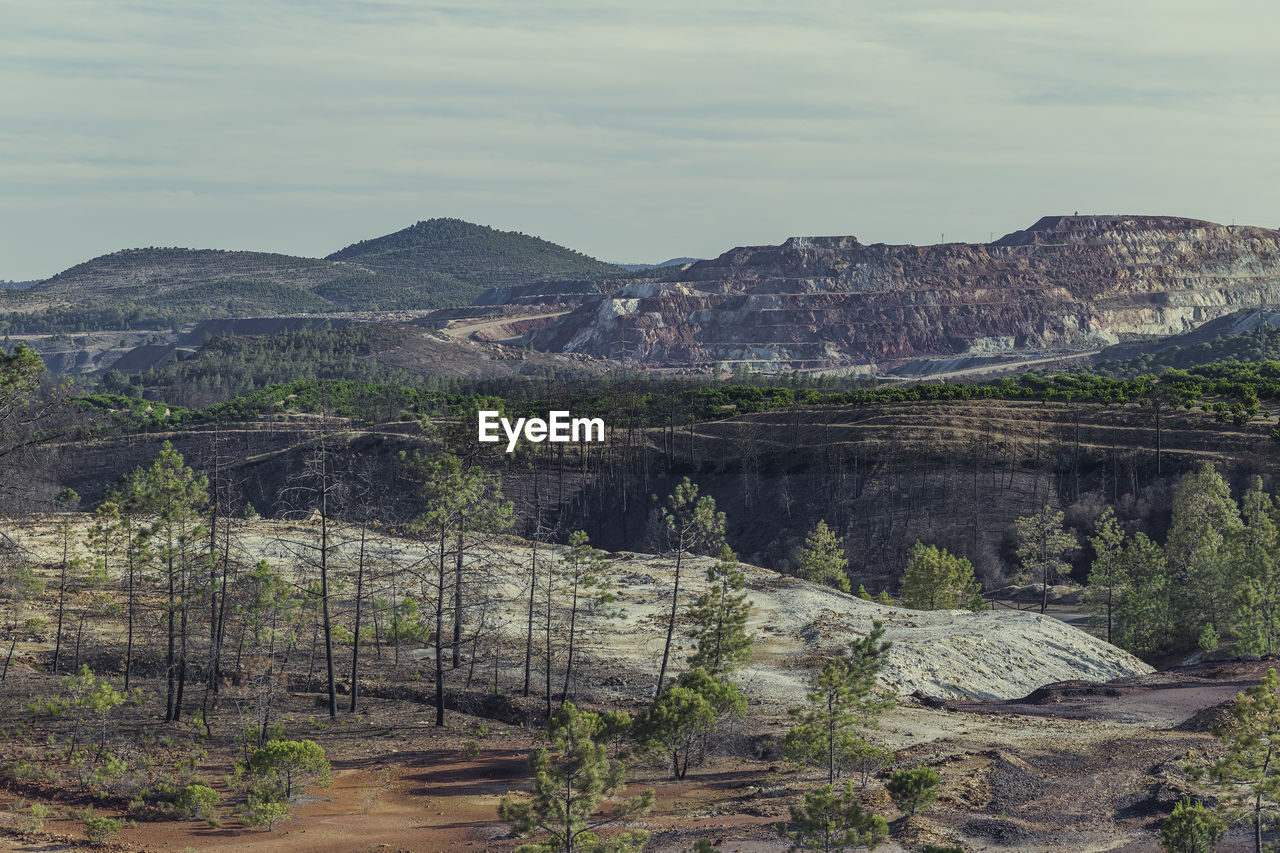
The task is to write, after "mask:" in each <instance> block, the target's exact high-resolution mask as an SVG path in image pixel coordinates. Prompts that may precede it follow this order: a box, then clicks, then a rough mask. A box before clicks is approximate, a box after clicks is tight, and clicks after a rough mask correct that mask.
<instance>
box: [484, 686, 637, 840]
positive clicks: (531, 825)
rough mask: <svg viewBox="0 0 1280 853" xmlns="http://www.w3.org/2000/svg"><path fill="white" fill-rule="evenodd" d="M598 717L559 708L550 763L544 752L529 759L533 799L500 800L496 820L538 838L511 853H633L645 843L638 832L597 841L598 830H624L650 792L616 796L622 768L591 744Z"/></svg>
mask: <svg viewBox="0 0 1280 853" xmlns="http://www.w3.org/2000/svg"><path fill="white" fill-rule="evenodd" d="M600 728H601V724H600V720H599V717H598V716H597V715H596V714H592V713H589V712H586V711H579V710H578V709H577V708H575V707H574V706H573V703H572V702H566V703H564V704H563V705H561V706H560V708H559V710H557V711H556V712H555V714H554V716H553V717H552V718H551V720H550V722H549V723H548V724H547V738H548V740H550V742H551V748H552V749H553V750H554V751H555V758H554V759H553V758H552V756H551V755H550V754H549V753H548V751H547V750H545V749H539V750H536V751H534V753H533V754H532V755H531V756H530V757H529V768H530V770H532V771H533V794H532V795H531V796H530V797H529V799H518V800H517V799H512V798H510V797H503V798H502V802H501V804H500V805H499V807H498V816H499V817H500V818H501V819H502V820H504V821H506V822H507V823H509V824H510V825H511V828H512V830H513V831H514V832H515V833H516V834H517V835H520V836H522V837H527V836H530V835H533V834H535V833H541V834H542V836H543V837H542V838H541V840H538V841H534V842H530V843H528V844H523V845H521V846H520V847H519V848H517V853H560V851H564V853H638V851H639V850H641V849H643V848H644V845H645V842H646V841H648V838H649V833H648V832H646V831H644V830H639V829H637V830H631V831H624V832H621V833H618V834H615V835H611V836H608V837H603V838H602V837H600V836H598V835H597V834H596V830H598V829H599V828H601V827H604V826H609V827H617V828H621V827H625V826H626V825H627V824H628V823H630V822H631V821H632V820H633V819H634V818H636V817H638V816H640V815H643V814H645V813H646V812H648V811H649V810H650V809H651V808H653V801H654V797H653V789H652V788H649V789H647V790H644V791H641V792H639V793H638V794H636V795H635V796H633V797H630V798H627V799H621V798H620V797H619V796H618V795H619V794H620V793H621V791H622V789H623V787H624V786H625V784H626V766H625V765H624V764H623V763H622V762H620V761H616V760H611V759H610V758H609V756H608V750H607V748H606V747H605V745H604V744H603V743H600V742H599V741H598V740H597V736H596V732H597V731H599V730H600Z"/></svg>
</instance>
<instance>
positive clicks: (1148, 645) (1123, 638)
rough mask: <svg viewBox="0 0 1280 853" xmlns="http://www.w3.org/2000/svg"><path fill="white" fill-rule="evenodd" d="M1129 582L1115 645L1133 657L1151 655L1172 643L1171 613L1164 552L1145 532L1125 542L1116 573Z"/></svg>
mask: <svg viewBox="0 0 1280 853" xmlns="http://www.w3.org/2000/svg"><path fill="white" fill-rule="evenodd" d="M1117 571H1118V572H1119V574H1121V575H1122V576H1123V577H1124V578H1125V579H1126V584H1125V586H1124V587H1123V588H1122V589H1121V590H1120V594H1119V597H1118V600H1117V602H1116V606H1115V643H1116V645H1118V646H1120V647H1121V648H1124V649H1128V650H1129V651H1131V652H1133V653H1134V654H1152V653H1155V652H1157V651H1160V650H1162V649H1164V648H1166V647H1167V646H1168V645H1169V642H1170V639H1171V632H1172V629H1173V625H1172V610H1171V603H1170V598H1171V587H1172V581H1171V578H1170V576H1169V567H1168V563H1167V561H1166V560H1165V556H1164V550H1163V549H1162V548H1161V547H1160V546H1159V545H1157V544H1156V543H1155V542H1153V541H1151V539H1150V538H1148V537H1147V535H1146V534H1144V533H1142V532H1138V533H1135V534H1134V535H1133V537H1132V538H1131V539H1129V540H1127V541H1126V542H1125V545H1124V550H1123V551H1122V552H1121V554H1120V567H1119V568H1118V570H1117Z"/></svg>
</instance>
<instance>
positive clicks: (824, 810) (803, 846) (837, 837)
mask: <svg viewBox="0 0 1280 853" xmlns="http://www.w3.org/2000/svg"><path fill="white" fill-rule="evenodd" d="M778 833H779V834H780V835H781V836H782V837H783V838H786V839H787V840H788V841H790V842H791V848H790V849H791V851H792V853H794V851H797V850H820V851H823V853H841V851H844V850H856V849H857V848H859V847H865V848H867V849H868V850H872V849H875V847H877V846H878V845H879V844H880V843H881V842H883V841H884V840H885V839H886V838H888V837H889V824H888V823H886V822H885V819H884V818H882V817H879V816H878V815H874V814H871V813H870V812H866V811H863V809H862V806H861V804H860V803H859V802H858V796H857V794H856V793H855V792H854V790H853V782H848V783H846V784H845V786H844V790H843V791H841V792H840V793H836V792H835V789H834V786H832V785H823V786H822V787H821V788H819V789H818V790H816V791H810V792H809V793H808V794H805V797H804V802H803V803H798V804H796V805H794V806H792V807H791V821H790V823H783V824H779V825H778Z"/></svg>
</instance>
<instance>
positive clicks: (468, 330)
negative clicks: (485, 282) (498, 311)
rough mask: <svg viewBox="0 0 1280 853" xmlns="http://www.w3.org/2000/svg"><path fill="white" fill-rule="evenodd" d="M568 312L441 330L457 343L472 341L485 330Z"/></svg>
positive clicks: (469, 324)
mask: <svg viewBox="0 0 1280 853" xmlns="http://www.w3.org/2000/svg"><path fill="white" fill-rule="evenodd" d="M568 313H569V312H568V311H547V312H544V313H542V314H520V315H515V316H510V317H498V318H497V319H490V320H483V321H481V322H479V323H465V324H463V325H461V326H446V327H444V328H443V329H441V330H440V332H441V334H443V335H444V336H445V337H447V338H452V339H453V340H455V341H466V340H470V339H471V336H472V335H474V334H475V333H476V332H479V331H483V330H484V329H492V328H493V327H495V326H505V325H507V324H509V323H522V322H524V321H526V320H546V319H548V318H550V317H563V316H564V315H565V314H568Z"/></svg>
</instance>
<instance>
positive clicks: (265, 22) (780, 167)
mask: <svg viewBox="0 0 1280 853" xmlns="http://www.w3.org/2000/svg"><path fill="white" fill-rule="evenodd" d="M1228 7H1229V8H1228ZM0 21H3V24H4V25H3V26H0V82H3V85H0V277H4V278H27V277H36V276H43V275H49V274H51V273H53V272H55V271H57V270H59V269H62V268H65V267H66V266H70V265H71V264H73V263H76V262H78V261H81V260H83V259H85V258H86V257H89V256H91V255H93V254H97V253H99V252H101V251H109V250H111V249H114V248H120V247H122V246H125V245H151V244H163V245H182V244H189V245H223V246H226V247H228V248H253V249H267V250H273V251H284V252H292V253H298V254H311V255H321V254H326V253H328V252H331V251H333V250H334V249H336V248H339V247H341V246H342V245H345V244H346V243H348V242H351V241H352V240H355V239H357V238H360V237H367V236H372V235H374V234H376V233H379V231H380V230H381V231H389V230H394V229H396V228H400V227H403V226H404V225H406V224H408V223H411V222H413V221H415V220H417V219H422V218H426V217H430V216H462V217H464V218H468V219H472V220H475V221H480V222H484V223H487V224H493V225H497V226H500V227H509V228H516V229H519V230H521V231H524V232H526V233H535V234H539V235H541V236H545V237H547V238H549V239H553V240H556V241H557V242H561V243H565V244H567V245H570V246H572V247H573V248H576V249H580V250H582V251H587V252H590V253H592V254H595V255H597V256H601V257H605V258H607V259H623V260H646V259H662V258H666V257H671V256H678V255H700V256H706V255H713V254H716V253H718V252H720V251H723V250H725V249H727V248H729V247H731V246H733V245H738V244H746V243H767V242H776V241H779V240H781V239H784V238H785V237H787V236H790V235H793V234H801V233H826V234H831V233H855V234H858V235H859V236H860V237H861V238H862V239H864V240H868V241H886V242H907V241H911V242H929V241H932V240H936V239H937V238H938V236H939V235H940V234H941V232H944V231H945V232H947V236H948V239H969V240H978V239H986V237H987V236H988V234H989V233H991V232H995V233H997V234H998V233H1003V232H1005V231H1009V230H1012V229H1014V228H1019V227H1024V226H1025V225H1026V224H1028V222H1029V221H1031V220H1033V219H1034V218H1035V217H1037V216H1040V215H1042V214H1046V213H1054V212H1061V211H1063V210H1075V209H1080V210H1091V211H1125V212H1141V211H1151V212H1168V213H1179V214H1185V215H1195V216H1202V217H1205V218H1211V219H1212V218H1217V219H1222V220H1230V219H1232V218H1234V219H1237V220H1238V221H1254V222H1258V223H1260V224H1268V223H1269V222H1271V221H1272V220H1276V219H1280V217H1278V216H1276V212H1275V207H1274V205H1273V203H1272V200H1271V197H1270V193H1269V192H1268V188H1269V187H1270V186H1274V185H1275V182H1276V179H1277V178H1278V177H1280V166H1277V165H1276V162H1275V158H1274V156H1273V153H1272V149H1273V147H1274V146H1273V142H1272V140H1274V139H1275V138H1276V137H1277V132H1278V131H1280V111H1277V110H1276V99H1277V95H1276V94H1275V93H1274V91H1273V86H1272V81H1273V80H1274V79H1275V76H1276V72H1277V71H1280V58H1278V57H1277V54H1276V51H1275V50H1274V47H1273V38H1272V35H1271V34H1272V33H1274V31H1275V25H1276V24H1277V23H1280V10H1277V9H1276V8H1275V7H1274V5H1273V4H1268V3H1260V2H1251V1H1250V2H1245V0H1241V2H1237V3H1230V4H1226V5H1225V6H1219V7H1195V6H1183V5H1180V4H1168V3H1163V2H1160V3H1157V2H1154V0H1147V1H1146V2H1134V3H1123V4H1117V3H1114V2H1106V3H1103V2H1096V0H1087V1H1086V2H1082V3H1079V4H1076V5H1074V6H1073V7H1072V8H1071V9H1070V10H1064V9H1062V8H1061V7H1048V6H1040V5H1039V4H1035V5H1032V4H1026V3H1015V2H1012V0H1003V2H996V3H989V4H985V6H984V8H983V10H980V11H975V10H964V9H960V8H958V7H957V6H956V5H955V4H952V5H945V4H938V3H936V2H935V3H923V2H861V3H854V4H850V3H837V2H819V1H818V0H811V1H810V2H801V3H797V4H792V5H791V6H788V7H782V6H779V5H778V4H776V3H763V2H754V0H753V1H752V2H735V3H732V4H730V3H728V2H722V1H721V0H711V2H706V3H700V4H695V5H694V6H693V7H692V8H690V7H689V6H688V4H677V3H674V2H668V0H658V2H653V3H649V4H643V5H639V4H635V3H623V2H592V3H587V2H564V1H563V0H561V1H560V2H547V3H513V2H510V0H501V2H499V0H477V2H470V3H466V4H461V3H421V2H417V0H403V2H398V1H397V0H384V2H354V3H352V2H345V0H344V2H336V0H333V2H328V1H327V2H319V3H317V2H300V0H296V1H293V2H285V0H275V1H274V2H258V3H250V2H246V0H229V2H225V3H220V4H198V3H194V2H168V3H155V2H128V1H127V0H126V1H125V2H118V3H111V4H102V3H97V2H90V0H65V2H60V3H58V4H26V3H18V2H16V0H0ZM105 211H111V213H110V215H109V216H110V221H109V222H108V221H106V220H105V216H104V212H105ZM214 241H216V242H214Z"/></svg>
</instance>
